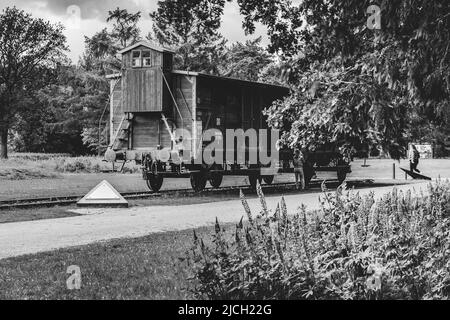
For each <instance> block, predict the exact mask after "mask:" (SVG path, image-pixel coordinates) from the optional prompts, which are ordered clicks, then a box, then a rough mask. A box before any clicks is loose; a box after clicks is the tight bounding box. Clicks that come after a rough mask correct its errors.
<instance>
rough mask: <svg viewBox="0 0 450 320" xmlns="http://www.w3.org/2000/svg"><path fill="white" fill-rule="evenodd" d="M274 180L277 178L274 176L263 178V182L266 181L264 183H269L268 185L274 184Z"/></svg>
mask: <svg viewBox="0 0 450 320" xmlns="http://www.w3.org/2000/svg"><path fill="white" fill-rule="evenodd" d="M274 178H275V177H274V176H264V177H263V180H264V182H265V183H267V184H272V183H273V179H274Z"/></svg>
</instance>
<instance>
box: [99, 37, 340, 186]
mask: <svg viewBox="0 0 450 320" xmlns="http://www.w3.org/2000/svg"><path fill="white" fill-rule="evenodd" d="M120 54H121V55H122V72H121V73H120V74H113V75H109V76H108V78H109V79H110V83H111V99H110V145H109V149H108V151H107V152H106V155H105V157H106V159H107V160H110V161H115V160H118V159H119V160H123V161H128V160H134V161H136V162H137V163H140V164H142V172H143V178H144V179H145V180H146V182H147V185H148V187H149V188H150V189H151V190H153V191H158V190H159V189H160V188H161V186H162V183H163V180H164V178H165V177H180V178H183V177H184V178H190V181H191V185H192V187H193V189H194V190H196V191H201V190H202V189H204V188H205V186H206V184H207V182H208V181H209V182H210V184H211V185H212V186H213V187H216V188H217V187H219V186H220V184H221V182H222V178H223V176H224V175H245V176H248V177H249V181H250V184H251V185H252V186H253V187H254V186H255V185H256V183H257V181H258V180H259V181H262V180H264V181H265V182H266V183H271V182H272V181H273V175H262V174H261V170H260V168H261V167H262V164H261V163H260V161H259V159H257V161H256V162H252V163H251V164H249V162H248V157H249V155H248V153H249V150H248V147H249V146H248V145H246V147H247V148H246V157H244V161H239V159H238V157H234V158H233V159H232V161H230V159H226V160H223V161H222V162H220V163H214V164H205V163H204V162H203V161H202V160H201V159H200V160H199V159H197V158H198V157H201V155H202V151H203V150H204V148H206V147H207V144H208V143H207V142H206V141H203V140H202V136H203V133H204V132H205V131H206V130H209V129H212V128H214V129H216V131H218V132H220V133H221V137H220V139H224V140H225V139H226V132H225V131H226V130H227V129H242V130H243V131H246V130H248V129H255V130H259V129H267V123H266V119H265V116H264V115H263V112H262V111H263V110H264V109H265V108H266V107H268V106H270V105H271V104H272V102H273V101H275V100H277V99H281V98H283V97H285V96H286V95H287V94H288V93H289V89H288V88H286V87H282V86H276V85H270V84H265V83H260V82H251V81H244V80H240V79H234V78H226V77H217V76H212V75H208V74H203V73H198V72H190V71H179V70H173V68H172V66H173V54H174V53H173V52H172V51H171V50H168V49H165V48H161V47H158V46H155V45H153V44H151V43H148V42H144V41H142V42H139V43H137V44H135V45H133V46H130V47H128V48H125V49H124V50H122V51H121V52H120ZM180 129H184V131H183V132H186V133H189V134H186V135H180V134H178V133H179V132H180ZM258 139H259V137H258ZM268 140H270V139H267V142H269V141H268ZM246 143H248V141H246ZM269 143H270V142H269ZM223 144H224V145H227V144H226V141H223ZM180 145H182V147H181V148H180ZM258 146H259V142H258ZM270 147H271V146H265V148H270ZM221 151H224V152H226V151H227V150H221ZM186 155H187V156H186ZM175 158H177V159H175ZM291 158H292V155H291V154H290V153H289V152H287V153H286V152H284V153H283V152H282V156H281V158H280V161H279V163H278V164H277V168H278V169H277V171H284V172H287V171H292V168H291V166H290V165H289V163H290V160H291ZM308 158H309V159H311V160H314V161H309V169H308V170H306V171H307V173H306V175H307V180H309V179H310V178H311V177H312V176H313V175H314V169H320V168H322V169H324V168H325V167H324V166H317V164H316V158H317V157H314V155H311V156H308ZM319 158H321V159H323V158H324V157H319ZM180 159H182V160H180ZM241 160H242V159H241ZM283 162H284V163H283ZM322 162H323V161H322ZM325 169H326V170H330V169H329V168H328V167H327V168H325ZM331 170H337V171H338V175H339V174H340V178H341V179H342V178H344V179H345V176H344V177H343V174H346V173H347V172H348V171H349V166H347V165H345V166H344V165H342V164H341V165H340V166H338V167H335V168H332V169H331Z"/></svg>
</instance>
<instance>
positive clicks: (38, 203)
mask: <svg viewBox="0 0 450 320" xmlns="http://www.w3.org/2000/svg"><path fill="white" fill-rule="evenodd" d="M322 183H323V180H314V181H311V183H310V185H309V186H310V187H320V185H321V184H322ZM326 183H327V185H328V186H337V185H338V184H339V182H338V181H337V180H327V181H326ZM348 183H349V184H350V185H353V186H358V185H359V186H361V185H365V184H366V185H367V184H371V183H373V181H371V180H353V181H348ZM240 189H242V190H244V191H252V190H251V189H250V187H249V186H226V187H220V188H206V189H204V190H203V191H202V192H200V193H196V192H195V191H193V190H191V189H172V190H162V191H161V192H157V193H155V192H150V191H143V192H124V193H121V194H122V196H123V197H124V198H125V199H127V200H133V199H150V198H155V197H161V196H174V195H176V196H199V195H213V194H223V193H230V192H234V191H238V190H240ZM294 189H295V184H294V183H274V184H271V185H263V190H265V191H269V192H276V191H289V190H294ZM81 198H83V196H64V197H47V198H34V199H12V200H2V201H0V213H1V210H8V209H27V208H39V207H55V206H70V205H73V204H76V203H77V202H78V201H79V200H80V199H81Z"/></svg>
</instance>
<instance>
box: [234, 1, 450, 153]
mask: <svg viewBox="0 0 450 320" xmlns="http://www.w3.org/2000/svg"><path fill="white" fill-rule="evenodd" d="M238 2H239V4H240V7H241V13H242V14H243V15H244V16H245V21H244V28H245V29H246V31H247V32H250V33H251V32H253V31H254V30H255V27H254V24H255V23H257V22H260V23H263V24H264V25H266V26H267V28H268V35H269V37H270V40H271V44H270V46H269V49H270V50H271V52H278V53H280V54H281V56H282V58H283V59H284V61H288V62H289V63H290V64H291V69H292V73H291V77H290V82H291V86H292V88H293V92H294V93H293V97H291V98H290V99H288V100H287V101H286V103H285V107H284V108H273V109H271V110H270V111H269V112H271V113H278V114H275V115H274V117H278V118H280V117H286V118H288V117H289V115H291V114H293V113H294V112H295V110H296V108H297V106H298V105H303V104H304V100H305V97H304V96H303V95H302V94H301V92H304V91H309V90H312V91H316V90H317V88H318V89H319V91H320V90H322V91H327V92H328V93H329V94H323V95H320V93H319V96H318V97H316V98H315V99H316V100H315V101H313V103H312V104H311V107H310V108H306V106H302V107H301V110H302V111H304V112H315V111H314V110H315V109H316V107H317V105H322V106H323V107H322V109H327V110H326V112H327V113H334V110H333V109H335V105H333V104H330V97H332V96H335V97H342V96H343V95H346V94H348V93H352V94H353V95H355V97H353V99H352V100H349V99H344V101H345V103H349V104H348V105H346V107H347V108H348V109H349V113H352V114H354V110H355V108H360V109H362V110H363V114H362V115H363V116H362V117H361V119H360V121H359V123H358V124H357V125H356V126H355V129H356V130H354V132H347V133H346V135H350V136H352V143H353V142H356V145H354V146H355V147H360V145H361V144H362V145H367V144H369V146H365V149H366V150H367V149H369V148H370V146H373V145H380V146H382V147H383V148H384V149H385V150H386V151H390V152H391V156H392V157H393V158H398V157H399V156H400V155H401V154H403V153H404V151H405V142H406V141H407V140H416V139H417V140H419V139H422V138H423V134H424V132H423V131H424V130H421V128H424V129H425V131H426V134H427V136H428V137H430V138H433V139H438V138H439V135H435V134H433V133H434V132H437V131H439V132H444V133H446V134H448V132H449V122H448V120H449V114H450V111H449V110H450V108H449V96H450V85H449V83H450V82H449V79H450V72H449V71H450V69H449V59H450V56H449V43H450V41H449V40H450V39H449V31H450V30H449V26H450V15H449V11H450V10H449V9H450V8H449V6H450V4H449V2H448V1H446V0H440V1H425V0H402V1H389V0H382V1H380V3H378V5H379V6H380V8H381V29H380V30H371V29H369V28H368V26H367V20H368V17H369V15H368V14H367V8H368V7H369V6H370V5H371V4H373V3H372V1H368V0H367V1H360V0H346V1H326V0H320V1H317V0H305V1H301V3H296V4H293V3H292V2H290V1H286V0H275V1H271V2H261V1H257V0H239V1H238ZM349 70H351V73H350V74H349V73H348V72H349ZM305 73H306V74H307V75H309V76H312V78H313V79H312V80H311V81H305V76H304V74H305ZM324 76H325V78H332V79H333V80H334V81H333V82H334V83H336V81H337V82H339V83H340V84H341V85H328V81H323V80H327V79H321V78H323V77H324ZM317 81H319V84H318V83H317ZM322 81H323V82H325V85H323V84H321V83H320V82H322ZM345 82H348V83H347V84H346V83H345ZM350 82H351V83H354V84H353V85H352V84H351V83H350ZM358 83H361V84H362V85H364V86H366V87H367V88H365V89H359V88H358ZM383 90H385V91H386V92H385V93H383V94H380V93H381V92H382V91H383ZM299 92H300V93H299ZM296 99H298V100H299V101H295V102H294V103H293V102H292V100H296ZM364 100H365V101H364ZM344 101H342V102H344ZM361 103H362V105H361ZM337 104H338V105H339V104H340V101H339V100H337ZM327 105H328V106H330V107H329V108H330V110H328V108H327V107H326V106H327ZM341 106H344V104H342V105H341ZM392 108H398V109H399V110H396V111H393V110H390V109H392ZM405 108H407V109H405ZM322 109H320V110H322ZM402 113H403V119H404V120H405V121H403V122H401V123H397V122H394V123H396V127H397V130H394V131H391V130H387V131H386V132H383V131H379V130H376V129H377V128H370V127H378V126H380V127H382V126H384V125H388V124H389V118H390V117H391V116H392V115H393V114H394V120H393V121H396V119H397V118H396V117H397V115H398V114H402ZM367 118H370V119H371V120H372V121H378V120H381V121H380V122H378V124H375V126H374V125H373V123H372V124H370V122H369V124H368V127H369V128H368V129H371V130H372V129H374V130H375V131H376V132H377V133H379V134H373V132H372V131H371V130H367V131H363V132H361V131H360V130H361V127H365V126H366V125H365V123H363V122H364V121H366V120H367ZM296 120H299V121H300V119H298V118H297V119H296ZM350 120H351V121H349V122H348V121H347V122H345V123H344V124H345V126H346V127H347V129H350V128H352V124H354V122H355V120H356V121H358V120H357V119H350ZM303 128H304V130H303V129H301V130H293V131H291V132H289V133H288V135H290V137H288V140H290V141H295V140H298V141H302V140H303V141H304V140H305V139H307V138H308V135H309V134H310V132H311V131H313V130H317V129H319V130H320V132H319V133H317V135H327V134H328V133H329V132H330V131H333V130H334V124H333V123H332V122H327V123H324V122H322V123H320V122H309V123H304V126H303ZM338 130H346V129H343V128H342V127H341V128H338ZM356 137H358V139H353V138H356ZM332 140H334V141H335V142H337V140H338V139H336V137H333V138H332ZM345 142H346V144H349V142H347V141H345ZM315 145H317V143H315ZM339 146H343V147H346V146H345V145H339Z"/></svg>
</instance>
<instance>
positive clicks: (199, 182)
mask: <svg viewBox="0 0 450 320" xmlns="http://www.w3.org/2000/svg"><path fill="white" fill-rule="evenodd" d="M190 179H191V186H192V189H193V190H194V191H195V192H201V191H202V190H203V189H205V187H206V182H207V181H208V179H207V177H206V175H205V174H204V173H203V172H196V173H191V177H190Z"/></svg>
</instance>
